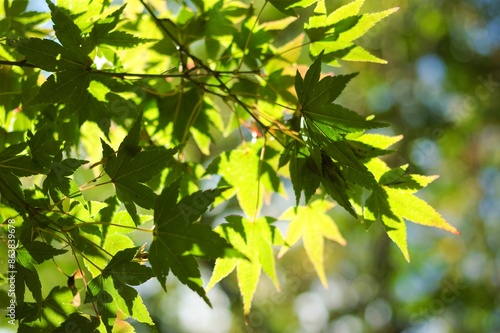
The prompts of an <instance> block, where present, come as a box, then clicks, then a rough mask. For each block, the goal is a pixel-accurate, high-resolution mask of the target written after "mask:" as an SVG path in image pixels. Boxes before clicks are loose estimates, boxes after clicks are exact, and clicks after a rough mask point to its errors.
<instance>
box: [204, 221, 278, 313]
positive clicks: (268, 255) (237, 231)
mask: <svg viewBox="0 0 500 333" xmlns="http://www.w3.org/2000/svg"><path fill="white" fill-rule="evenodd" d="M226 220H227V222H228V223H224V224H221V225H220V226H218V227H217V228H216V229H215V231H216V232H218V233H219V234H220V235H221V236H222V237H223V238H225V239H226V240H227V241H228V242H229V243H230V244H231V245H232V246H233V247H234V248H235V249H236V250H237V251H239V252H241V253H242V254H244V255H245V257H246V258H218V259H217V261H216V262H215V269H214V272H213V274H212V277H211V279H210V281H209V283H208V285H207V289H210V288H212V287H213V286H214V285H215V284H216V283H217V282H219V281H220V280H222V279H223V278H224V277H226V276H227V275H228V274H229V273H231V272H232V271H233V270H234V269H235V268H236V274H237V278H238V286H239V289H240V292H241V295H242V297H243V311H244V313H245V315H246V316H248V314H249V313H250V308H251V304H252V299H253V295H254V293H255V290H256V288H257V284H258V282H259V277H260V273H261V270H264V272H265V273H266V274H267V275H268V276H269V277H270V278H271V280H273V282H274V285H275V287H276V289H278V290H279V288H280V287H279V281H278V277H277V275H276V268H275V262H274V252H273V245H282V244H283V239H282V237H281V234H280V232H279V230H278V229H277V228H276V227H274V226H272V225H271V224H270V223H272V222H273V221H274V219H272V218H269V217H262V218H259V219H257V220H255V221H253V222H250V221H249V220H247V219H245V218H243V217H241V216H236V215H231V216H228V217H226Z"/></svg>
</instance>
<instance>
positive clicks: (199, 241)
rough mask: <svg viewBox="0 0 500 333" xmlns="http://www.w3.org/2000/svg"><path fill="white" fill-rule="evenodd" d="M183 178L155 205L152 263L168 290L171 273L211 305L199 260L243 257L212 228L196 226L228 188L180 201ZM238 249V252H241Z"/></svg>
mask: <svg viewBox="0 0 500 333" xmlns="http://www.w3.org/2000/svg"><path fill="white" fill-rule="evenodd" d="M180 183H181V178H179V179H177V180H176V181H174V182H173V183H172V184H171V185H170V186H167V187H165V189H164V190H163V191H162V193H161V194H160V196H159V198H158V200H157V201H156V205H155V213H154V223H155V230H154V236H153V242H152V243H151V247H150V248H149V262H150V263H151V267H152V268H153V272H154V273H155V275H156V277H157V278H158V281H159V282H160V284H161V285H162V287H163V289H165V290H166V278H167V275H168V273H169V271H172V273H173V274H174V275H175V276H176V277H177V278H178V279H179V281H181V282H182V283H184V284H185V285H187V286H188V287H189V288H191V289H192V290H194V291H196V292H197V293H198V294H199V295H200V296H201V297H203V299H204V300H205V301H206V302H207V303H208V304H210V301H209V300H208V298H207V297H206V295H205V290H204V289H203V282H202V280H201V274H200V271H199V268H198V263H197V262H196V259H195V257H197V256H198V257H205V258H213V259H215V258H218V257H223V256H224V257H227V256H241V254H239V253H238V252H236V251H234V250H233V249H232V247H231V246H230V245H229V244H228V243H227V242H226V241H225V240H224V239H223V238H221V237H220V236H219V235H218V234H217V233H215V232H214V231H213V230H212V228H211V227H210V226H208V225H205V224H201V223H195V221H196V220H197V219H198V218H199V217H200V216H201V215H202V214H203V213H204V212H205V211H206V210H207V208H208V207H209V206H210V205H211V204H212V203H213V201H214V200H215V198H216V197H217V196H219V195H220V193H221V192H222V191H223V190H224V189H214V190H207V191H198V192H195V193H193V194H191V195H189V196H185V197H184V198H182V199H181V200H180V201H179V202H177V198H178V196H179V187H180ZM237 250H238V249H237Z"/></svg>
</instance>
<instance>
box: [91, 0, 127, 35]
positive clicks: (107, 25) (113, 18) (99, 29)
mask: <svg viewBox="0 0 500 333" xmlns="http://www.w3.org/2000/svg"><path fill="white" fill-rule="evenodd" d="M126 5H127V4H124V5H122V6H121V7H120V8H119V9H117V10H115V11H114V12H113V13H111V14H109V15H108V16H106V18H104V19H100V20H99V21H97V22H96V23H94V25H93V26H92V31H91V32H90V37H91V38H92V39H94V40H99V39H100V38H103V37H105V36H106V35H108V33H109V32H111V30H113V29H114V28H116V25H117V24H118V22H120V15H121V14H122V13H123V10H124V9H125V6H126Z"/></svg>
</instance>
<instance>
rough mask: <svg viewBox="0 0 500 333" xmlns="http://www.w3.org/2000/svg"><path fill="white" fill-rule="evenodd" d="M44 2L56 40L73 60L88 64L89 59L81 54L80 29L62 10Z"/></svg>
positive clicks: (48, 0) (49, 2) (81, 39)
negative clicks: (49, 13) (52, 24)
mask: <svg viewBox="0 0 500 333" xmlns="http://www.w3.org/2000/svg"><path fill="white" fill-rule="evenodd" d="M46 1H47V4H48V5H49V8H50V11H51V17H52V22H54V31H55V33H56V36H57V39H58V40H59V41H60V42H61V44H62V45H63V46H64V47H65V49H66V50H67V51H68V52H71V55H72V56H74V57H75V59H78V60H79V61H80V62H81V63H84V62H87V63H88V64H90V63H91V61H90V59H89V58H88V57H87V56H86V55H85V54H84V53H83V52H82V47H83V44H84V41H83V38H82V36H81V35H82V32H81V30H80V28H78V26H77V25H76V24H75V22H73V20H72V19H71V18H69V17H68V15H66V14H65V13H64V12H63V9H61V8H58V7H56V6H55V5H54V4H53V3H52V2H51V1H50V0H46Z"/></svg>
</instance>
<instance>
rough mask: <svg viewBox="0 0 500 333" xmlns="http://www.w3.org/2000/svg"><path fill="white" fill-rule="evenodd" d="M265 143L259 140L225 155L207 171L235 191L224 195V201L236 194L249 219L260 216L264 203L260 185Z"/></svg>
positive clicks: (215, 161)
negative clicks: (260, 168)
mask: <svg viewBox="0 0 500 333" xmlns="http://www.w3.org/2000/svg"><path fill="white" fill-rule="evenodd" d="M263 143H264V142H263V140H258V141H256V142H255V143H247V144H246V145H244V146H241V147H239V148H238V149H234V150H232V151H231V152H229V153H224V154H222V155H221V156H220V158H218V159H216V160H214V161H213V162H212V164H211V165H210V166H209V167H208V169H207V172H209V173H218V174H220V175H222V177H223V178H224V180H226V181H227V184H229V185H230V186H231V187H232V188H233V189H232V190H234V191H229V193H230V194H229V195H228V194H224V195H223V199H224V200H228V199H229V198H230V197H231V196H232V195H234V193H235V192H236V197H237V198H238V203H239V204H240V207H241V209H242V210H243V212H244V213H245V215H246V216H247V217H248V218H249V219H253V218H254V216H256V215H257V214H258V212H259V211H260V208H261V206H262V202H263V192H262V190H263V189H262V186H260V185H259V181H260V175H259V164H260V158H259V156H260V150H261V149H262V146H263Z"/></svg>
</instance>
